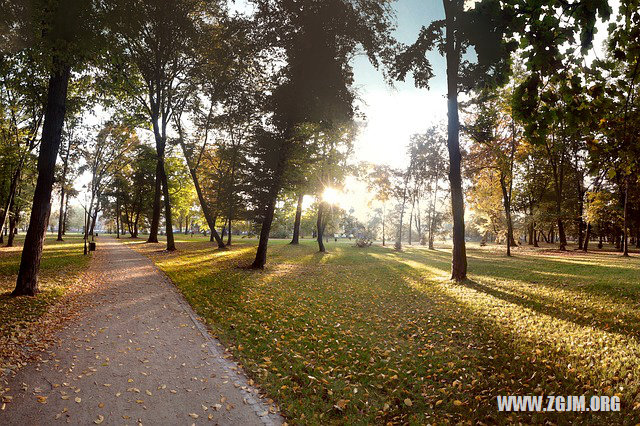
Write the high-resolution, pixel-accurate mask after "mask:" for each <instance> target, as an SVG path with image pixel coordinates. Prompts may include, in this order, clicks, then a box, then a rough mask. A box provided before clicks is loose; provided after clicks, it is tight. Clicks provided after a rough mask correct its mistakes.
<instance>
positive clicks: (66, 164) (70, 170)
mask: <svg viewBox="0 0 640 426" xmlns="http://www.w3.org/2000/svg"><path fill="white" fill-rule="evenodd" d="M66 123H67V129H66V132H64V133H63V135H64V137H63V140H62V142H61V145H60V153H59V155H60V159H61V160H62V167H61V169H60V178H59V179H58V181H59V183H60V208H59V212H58V237H57V241H63V238H62V236H63V235H64V217H65V207H66V205H67V204H68V198H69V189H71V186H72V185H71V183H72V182H73V180H74V175H75V174H76V172H77V171H78V168H77V167H76V164H78V161H79V159H80V158H79V157H80V150H79V149H78V148H79V147H80V145H81V144H82V143H83V142H84V141H83V140H82V139H80V137H79V135H78V134H77V132H78V123H76V122H75V121H74V120H69V119H67V121H66ZM65 195H66V197H67V198H65Z"/></svg>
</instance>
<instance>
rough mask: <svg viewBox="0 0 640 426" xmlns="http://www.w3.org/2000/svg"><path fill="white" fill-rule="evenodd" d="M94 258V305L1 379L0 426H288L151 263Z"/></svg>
mask: <svg viewBox="0 0 640 426" xmlns="http://www.w3.org/2000/svg"><path fill="white" fill-rule="evenodd" d="M94 255H95V258H94V259H93V261H92V263H91V266H90V267H89V270H88V272H87V277H88V279H93V280H96V283H97V284H98V285H97V286H96V292H95V297H92V299H93V301H94V302H95V303H93V304H92V306H91V307H88V308H86V309H85V311H84V312H83V313H82V314H81V315H80V317H79V319H77V320H75V321H73V322H72V323H71V324H69V325H68V326H67V327H66V329H64V330H63V331H61V332H60V335H59V337H60V340H61V346H60V347H59V348H57V350H54V351H53V356H52V357H46V358H45V359H43V360H42V361H41V362H38V363H34V364H31V365H28V366H27V367H25V368H24V369H22V370H21V371H19V372H18V374H17V375H16V376H15V377H13V378H7V377H5V378H4V380H3V385H4V386H5V388H6V387H8V388H9V389H8V390H7V391H6V392H5V393H4V399H5V401H7V402H6V404H5V407H4V410H2V411H0V424H3V425H9V424H15V425H50V424H83V425H88V424H105V425H106V424H131V425H137V424H150V425H174V424H178V425H181V424H187V425H191V424H233V425H264V424H268V425H269V424H280V423H282V418H281V417H279V415H277V414H275V413H274V412H275V407H274V406H273V405H271V406H270V405H268V404H267V402H266V401H264V400H262V399H260V398H259V397H258V395H257V393H258V392H257V390H255V389H253V388H252V387H251V386H249V384H248V380H247V379H246V378H245V377H244V376H243V375H242V374H241V373H239V371H240V370H239V368H238V367H237V365H236V364H235V363H233V362H231V361H229V360H227V359H225V358H223V355H224V351H223V350H222V347H221V344H220V343H219V342H218V341H217V340H216V339H213V338H211V337H210V335H209V334H208V333H207V332H206V329H205V328H204V326H203V325H202V324H201V323H200V322H199V321H198V320H197V319H196V317H195V314H194V313H193V311H192V310H191V308H190V307H189V306H188V305H187V304H186V302H185V301H184V299H183V298H182V296H180V295H179V294H178V293H177V291H176V290H175V287H174V286H173V284H171V282H170V281H169V280H168V278H166V277H165V275H164V274H162V273H161V272H160V271H158V269H157V268H156V267H155V266H154V265H153V263H152V262H151V261H150V260H149V259H148V258H146V257H145V256H143V255H141V254H139V253H137V252H136V251H134V250H133V249H131V248H129V247H127V246H125V245H123V244H120V243H118V242H116V240H115V239H112V238H106V237H100V239H99V242H98V251H97V252H96V253H95V254H94ZM0 406H2V402H0Z"/></svg>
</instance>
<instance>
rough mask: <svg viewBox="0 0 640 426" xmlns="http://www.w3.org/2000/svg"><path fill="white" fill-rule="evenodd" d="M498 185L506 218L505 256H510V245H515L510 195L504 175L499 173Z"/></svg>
mask: <svg viewBox="0 0 640 426" xmlns="http://www.w3.org/2000/svg"><path fill="white" fill-rule="evenodd" d="M500 187H501V188H502V204H503V206H504V214H505V217H506V218H507V256H511V246H512V245H515V244H514V241H513V223H512V222H511V197H510V196H509V192H508V190H507V183H506V182H505V176H504V175H503V174H502V173H501V174H500Z"/></svg>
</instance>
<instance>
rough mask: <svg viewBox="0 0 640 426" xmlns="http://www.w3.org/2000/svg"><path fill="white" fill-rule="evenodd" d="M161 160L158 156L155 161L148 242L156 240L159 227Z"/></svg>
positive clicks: (155, 241)
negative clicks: (154, 183)
mask: <svg viewBox="0 0 640 426" xmlns="http://www.w3.org/2000/svg"><path fill="white" fill-rule="evenodd" d="M161 168H162V162H161V161H160V159H159V158H158V160H157V162H156V186H155V192H154V194H153V213H152V215H151V226H150V227H149V237H148V238H147V242H148V243H157V242H158V229H159V228H160V197H161V193H162V176H161V175H162V172H161V171H160V169H161Z"/></svg>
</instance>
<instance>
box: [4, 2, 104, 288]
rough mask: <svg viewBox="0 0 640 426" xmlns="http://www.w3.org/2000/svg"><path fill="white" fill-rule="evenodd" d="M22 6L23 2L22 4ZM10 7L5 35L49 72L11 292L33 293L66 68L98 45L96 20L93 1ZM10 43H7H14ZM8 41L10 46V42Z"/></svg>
mask: <svg viewBox="0 0 640 426" xmlns="http://www.w3.org/2000/svg"><path fill="white" fill-rule="evenodd" d="M21 6H25V5H24V4H21ZM28 6H29V7H24V8H23V9H20V6H16V9H13V10H10V11H2V12H3V13H5V12H8V13H11V12H15V11H16V10H17V13H16V15H15V16H16V22H14V24H13V25H12V26H11V28H12V29H14V32H13V34H10V35H9V38H12V37H16V38H18V39H19V38H21V36H22V38H23V40H24V41H25V42H26V45H30V46H32V48H33V49H34V50H36V51H38V52H39V53H40V54H41V58H42V60H43V61H44V63H45V64H46V67H47V69H48V73H49V82H48V86H47V97H46V106H45V108H44V111H45V113H44V124H43V128H42V139H41V143H40V153H39V156H38V180H37V183H36V188H35V192H34V196H33V205H32V208H31V217H30V220H29V229H28V231H27V235H26V236H25V240H24V246H23V249H22V257H21V260H20V269H19V271H18V279H17V282H16V288H15V289H14V291H13V293H12V295H14V296H20V295H30V296H33V295H35V294H36V293H37V292H38V272H39V269H40V259H41V257H42V245H43V242H44V236H45V232H46V228H47V225H48V221H49V213H50V211H51V190H52V187H53V180H54V172H55V163H56V158H57V156H58V148H59V147H60V139H61V133H62V125H63V122H64V117H65V110H66V101H67V89H68V85H69V79H70V77H71V69H72V67H73V68H74V70H76V71H79V70H80V69H81V66H82V64H83V63H85V62H86V58H87V57H91V54H92V53H94V52H95V49H96V48H97V47H99V46H100V43H99V42H98V35H99V34H100V32H99V30H98V28H99V25H100V22H101V19H100V17H99V16H98V14H97V12H96V11H97V8H96V2H93V1H85V0H57V1H49V0H32V1H30V2H29V5H28ZM16 44H17V43H12V44H11V45H16ZM11 45H10V46H11Z"/></svg>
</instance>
